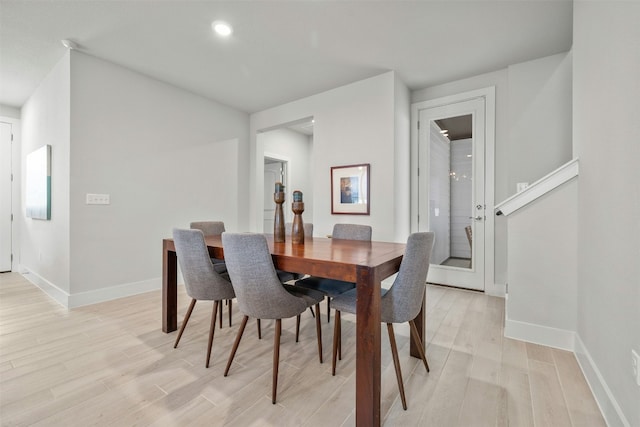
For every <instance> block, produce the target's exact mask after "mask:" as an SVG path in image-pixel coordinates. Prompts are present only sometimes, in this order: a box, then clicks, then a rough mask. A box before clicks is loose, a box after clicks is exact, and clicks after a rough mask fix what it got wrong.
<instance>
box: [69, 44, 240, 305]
mask: <svg viewBox="0 0 640 427" xmlns="http://www.w3.org/2000/svg"><path fill="white" fill-rule="evenodd" d="M71 72H72V80H71V111H72V115H71V153H70V155H71V168H70V171H69V172H70V178H71V189H70V195H71V198H70V201H69V204H70V208H71V209H70V212H71V216H70V221H71V233H70V236H71V276H70V282H71V286H70V291H71V293H72V294H74V295H77V294H80V295H77V297H76V299H75V300H74V302H73V303H84V302H85V299H91V295H89V296H86V295H83V294H82V293H83V292H90V291H98V292H96V293H95V294H93V295H95V296H96V297H97V296H98V295H102V294H104V293H108V292H109V291H108V289H109V288H113V287H115V286H118V285H123V286H124V287H125V288H126V287H127V286H128V287H130V288H131V290H133V289H138V290H145V289H148V288H154V287H158V286H159V284H160V273H161V256H160V248H161V245H162V238H164V237H170V236H171V230H172V228H173V227H188V226H189V222H190V221H195V220H207V219H211V220H223V221H224V222H225V226H226V227H227V229H229V230H237V229H243V228H244V224H242V222H241V219H240V218H241V215H240V209H241V208H240V203H239V202H240V201H244V200H245V199H244V198H242V197H238V194H246V193H245V192H246V189H245V188H243V187H242V184H241V183H239V182H238V180H239V179H238V178H239V177H238V175H239V174H240V173H246V169H244V167H243V166H244V165H245V163H244V161H241V159H242V158H243V157H242V154H243V147H246V143H247V129H248V115H247V114H245V113H242V112H239V111H237V110H234V109H232V108H230V107H226V106H223V105H221V104H218V103H215V102H213V101H210V100H207V99H205V98H202V97H200V96H197V95H193V94H191V93H188V92H185V91H183V90H180V89H177V88H175V87H173V86H170V85H167V84H165V83H162V82H159V81H156V80H153V79H150V78H147V77H145V76H143V75H140V74H138V73H135V72H133V71H130V70H128V69H126V68H123V67H120V66H117V65H114V64H112V63H109V62H106V61H103V60H100V59H97V58H95V57H92V56H89V55H86V54H82V53H77V52H73V54H72V62H71ZM244 150H246V149H244ZM244 158H246V157H244ZM245 181H246V180H245ZM87 193H106V194H110V197H111V204H110V205H108V206H95V205H86V204H85V195H86V194H87ZM99 290H100V291H99ZM121 291H122V292H125V293H126V292H127V290H126V289H123V288H121Z"/></svg>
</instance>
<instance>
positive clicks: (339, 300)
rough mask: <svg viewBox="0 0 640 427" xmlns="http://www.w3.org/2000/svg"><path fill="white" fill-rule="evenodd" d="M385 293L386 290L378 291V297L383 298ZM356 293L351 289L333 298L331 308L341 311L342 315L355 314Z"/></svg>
mask: <svg viewBox="0 0 640 427" xmlns="http://www.w3.org/2000/svg"><path fill="white" fill-rule="evenodd" d="M386 293H387V289H381V290H380V296H381V297H383V296H384V295H385V294H386ZM357 295H358V294H357V292H356V290H355V289H352V290H350V291H348V292H345V293H343V294H340V295H337V296H335V297H333V299H332V300H331V308H334V309H336V310H338V311H342V312H344V313H353V314H356V297H357Z"/></svg>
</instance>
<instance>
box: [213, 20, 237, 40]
mask: <svg viewBox="0 0 640 427" xmlns="http://www.w3.org/2000/svg"><path fill="white" fill-rule="evenodd" d="M211 28H213V31H215V32H216V34H218V35H219V36H222V37H229V36H230V35H231V33H233V28H231V25H229V24H227V23H226V22H223V21H213V23H212V24H211Z"/></svg>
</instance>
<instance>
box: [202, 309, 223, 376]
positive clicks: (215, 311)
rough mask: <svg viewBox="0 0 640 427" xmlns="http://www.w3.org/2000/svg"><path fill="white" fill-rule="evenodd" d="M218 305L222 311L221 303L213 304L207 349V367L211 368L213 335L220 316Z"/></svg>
mask: <svg viewBox="0 0 640 427" xmlns="http://www.w3.org/2000/svg"><path fill="white" fill-rule="evenodd" d="M218 305H219V306H220V309H221V310H222V304H220V301H214V302H213V313H211V326H210V327H209V345H208V347H207V361H206V363H205V365H204V366H205V367H206V368H208V367H209V359H211V347H212V346H213V334H214V333H215V331H216V315H217V314H218Z"/></svg>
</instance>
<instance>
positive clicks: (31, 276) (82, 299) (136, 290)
mask: <svg viewBox="0 0 640 427" xmlns="http://www.w3.org/2000/svg"><path fill="white" fill-rule="evenodd" d="M20 272H21V274H23V275H24V278H25V279H27V280H28V281H29V282H31V283H33V284H34V285H35V286H37V287H38V288H40V289H41V290H42V291H43V292H44V293H45V294H47V295H49V296H50V297H51V298H53V299H54V300H55V301H56V302H58V303H59V304H61V305H62V306H64V307H66V308H74V307H81V306H84V305H91V304H97V303H99V302H105V301H111V300H114V299H118V298H124V297H128V296H132V295H137V294H142V293H145V292H149V291H155V290H158V289H161V287H162V279H161V278H159V277H158V278H155V279H149V280H143V281H141V282H133V283H125V284H123V285H116V286H110V287H106V288H101V289H96V290H93V291H87V292H79V293H76V294H69V293H67V292H66V291H63V290H62V289H60V288H59V287H57V286H56V285H54V284H53V283H51V282H49V281H48V280H47V279H45V278H44V277H41V276H40V275H38V274H37V273H34V272H33V271H31V270H29V269H28V268H26V267H22V266H21V269H20Z"/></svg>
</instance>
